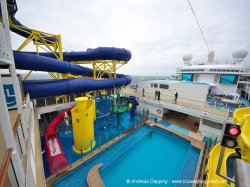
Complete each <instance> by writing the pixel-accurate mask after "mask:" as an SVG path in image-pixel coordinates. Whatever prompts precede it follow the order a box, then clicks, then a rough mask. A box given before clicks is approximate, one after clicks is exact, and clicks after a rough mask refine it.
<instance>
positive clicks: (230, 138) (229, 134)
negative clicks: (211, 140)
mask: <svg viewBox="0 0 250 187" xmlns="http://www.w3.org/2000/svg"><path fill="white" fill-rule="evenodd" d="M240 133H241V130H240V126H238V125H234V124H230V123H227V124H226V128H225V131H224V135H223V139H222V142H221V145H222V146H224V147H227V148H231V149H233V148H235V147H236V146H237V145H238V143H237V137H238V136H239V135H240Z"/></svg>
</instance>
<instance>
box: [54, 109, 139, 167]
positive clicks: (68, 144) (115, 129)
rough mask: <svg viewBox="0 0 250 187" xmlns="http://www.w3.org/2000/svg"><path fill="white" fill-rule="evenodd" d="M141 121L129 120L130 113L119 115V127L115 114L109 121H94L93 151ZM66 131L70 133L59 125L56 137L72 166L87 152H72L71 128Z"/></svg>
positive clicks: (137, 119)
mask: <svg viewBox="0 0 250 187" xmlns="http://www.w3.org/2000/svg"><path fill="white" fill-rule="evenodd" d="M141 120H142V119H141V118H140V117H139V116H137V115H136V116H135V117H134V118H132V119H131V118H130V113H128V112H124V113H122V114H120V117H119V121H120V122H119V123H120V124H119V125H118V124H117V117H116V115H115V114H114V115H113V116H112V118H111V119H109V120H107V119H103V118H99V119H97V120H96V121H95V141H96V145H95V147H94V149H96V148H98V147H100V146H101V145H103V144H104V143H106V142H108V141H109V140H111V139H113V138H114V137H115V136H118V135H119V134H121V133H122V132H124V131H126V130H128V129H129V128H131V127H133V126H135V125H137V124H139V123H140V121H141ZM104 126H105V128H104ZM68 130H69V131H70V133H65V132H66V131H67V129H66V127H65V126H64V125H61V126H60V127H59V129H58V136H59V138H60V142H61V145H62V148H63V150H64V153H65V156H66V158H67V161H68V162H69V163H70V164H72V163H73V162H75V161H77V160H79V159H80V158H82V157H83V156H85V155H86V154H88V153H89V152H87V153H84V154H78V153H75V152H74V151H73V147H74V139H73V133H72V132H73V131H72V127H70V128H69V129H68ZM94 149H93V150H94Z"/></svg>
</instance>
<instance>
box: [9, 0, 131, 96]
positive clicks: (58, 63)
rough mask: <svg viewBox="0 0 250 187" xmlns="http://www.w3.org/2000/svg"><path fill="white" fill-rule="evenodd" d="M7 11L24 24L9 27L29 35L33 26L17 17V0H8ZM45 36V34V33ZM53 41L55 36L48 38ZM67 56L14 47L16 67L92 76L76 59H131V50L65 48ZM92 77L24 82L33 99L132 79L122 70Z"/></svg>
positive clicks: (114, 84) (14, 20)
mask: <svg viewBox="0 0 250 187" xmlns="http://www.w3.org/2000/svg"><path fill="white" fill-rule="evenodd" d="M7 2H8V12H9V16H10V20H11V22H12V24H14V25H16V26H19V27H21V28H22V29H16V28H15V27H10V29H11V31H13V32H15V33H16V34H18V35H20V36H23V37H25V38H28V37H29V36H30V34H29V33H31V32H32V29H30V28H28V27H26V26H24V25H22V24H21V23H20V22H19V21H18V20H17V19H16V18H15V14H16V12H17V5H16V1H15V0H7ZM43 36H44V37H46V35H45V34H43ZM47 40H48V41H51V42H54V41H55V40H57V39H56V38H51V37H50V38H48V39H47ZM63 58H64V60H57V59H55V55H54V54H53V53H39V55H37V54H36V53H34V52H18V51H14V59H15V65H16V68H17V69H22V70H33V71H45V72H56V73H62V74H68V73H70V74H72V75H82V76H86V77H93V74H94V73H93V70H92V69H90V68H86V67H82V66H80V65H76V64H71V63H70V62H73V61H95V60H115V61H129V60H130V59H131V52H130V51H129V50H126V49H123V48H114V47H98V48H95V49H88V50H87V51H81V52H64V53H63ZM103 78H104V79H102V80H93V79H88V78H78V79H63V80H27V81H24V82H23V85H24V89H25V90H26V91H27V92H29V94H30V97H31V98H32V99H35V98H43V97H51V96H57V95H66V94H73V93H82V92H88V91H93V90H101V89H112V88H115V87H121V86H126V85H128V84H130V83H131V81H132V80H131V77H130V76H128V75H123V74H116V79H105V78H108V75H104V77H103Z"/></svg>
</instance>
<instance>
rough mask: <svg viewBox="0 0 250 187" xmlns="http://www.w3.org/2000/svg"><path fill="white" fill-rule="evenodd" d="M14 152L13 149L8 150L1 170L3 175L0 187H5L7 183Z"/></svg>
mask: <svg viewBox="0 0 250 187" xmlns="http://www.w3.org/2000/svg"><path fill="white" fill-rule="evenodd" d="M12 151H13V148H9V149H7V151H6V153H5V156H4V160H3V164H2V166H1V170H0V173H1V175H0V187H4V181H5V178H6V175H7V171H8V168H9V164H10V159H11V155H12Z"/></svg>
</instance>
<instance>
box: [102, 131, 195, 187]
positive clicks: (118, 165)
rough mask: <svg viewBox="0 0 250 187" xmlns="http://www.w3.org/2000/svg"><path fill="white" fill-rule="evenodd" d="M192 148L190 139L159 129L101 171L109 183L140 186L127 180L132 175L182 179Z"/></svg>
mask: <svg viewBox="0 0 250 187" xmlns="http://www.w3.org/2000/svg"><path fill="white" fill-rule="evenodd" d="M189 149H190V144H189V143H188V142H185V141H184V140H182V139H180V138H178V137H176V136H172V135H170V134H167V133H165V132H162V131H161V130H157V129H155V130H154V131H153V134H152V136H147V138H145V139H143V140H141V141H140V142H139V143H138V144H136V146H134V147H133V149H130V150H129V151H128V152H126V154H125V155H123V157H120V158H119V159H117V160H116V161H115V162H114V163H112V164H111V165H110V166H109V167H107V168H105V170H103V171H102V172H101V173H100V174H101V176H102V179H103V181H104V183H105V185H106V186H107V187H109V186H110V187H112V186H138V184H127V183H126V180H128V179H129V180H133V179H135V180H138V179H140V180H151V179H154V180H159V179H165V180H173V179H179V175H180V171H181V170H182V167H183V165H184V162H185V158H186V155H187V152H188V151H189ZM193 177H194V176H193ZM148 185H149V186H150V185H152V184H148ZM143 186H147V184H144V185H143Z"/></svg>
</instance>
